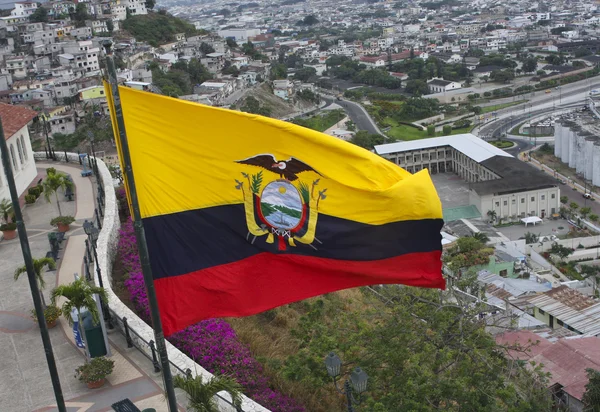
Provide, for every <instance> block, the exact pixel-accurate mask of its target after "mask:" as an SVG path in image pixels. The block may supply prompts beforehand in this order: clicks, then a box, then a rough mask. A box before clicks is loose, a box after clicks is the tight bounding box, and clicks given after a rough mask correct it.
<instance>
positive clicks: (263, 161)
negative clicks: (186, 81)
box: [106, 87, 445, 336]
mask: <svg viewBox="0 0 600 412" xmlns="http://www.w3.org/2000/svg"><path fill="white" fill-rule="evenodd" d="M119 90H120V94H121V101H122V107H123V117H124V120H125V129H126V132H127V138H128V144H129V149H130V152H131V167H132V169H133V175H134V180H135V185H136V187H137V195H138V201H139V207H140V209H141V215H142V221H143V225H144V229H145V232H146V240H147V244H148V250H149V254H150V261H151V262H150V263H151V266H152V272H153V277H154V282H155V288H156V294H157V298H158V304H159V308H160V313H161V319H162V321H163V326H164V332H165V334H166V335H167V336H168V335H170V334H172V333H174V332H176V331H178V330H181V329H183V328H185V327H186V326H188V325H191V324H194V323H196V322H198V321H200V320H202V319H208V318H214V317H227V316H247V315H252V314H255V313H258V312H261V311H264V310H267V309H271V308H273V307H276V306H280V305H283V304H286V303H290V302H294V301H297V300H301V299H305V298H308V297H311V296H316V295H320V294H323V293H328V292H332V291H335V290H340V289H345V288H352V287H357V286H363V285H373V284H384V283H401V284H404V285H412V286H421V287H430V288H444V287H445V282H444V279H443V277H442V274H441V260H440V258H441V235H440V229H441V227H442V223H443V222H442V208H441V203H440V200H439V198H438V196H437V193H436V191H435V188H434V186H433V184H432V182H431V179H430V177H429V174H428V172H427V170H423V171H421V172H419V173H416V174H414V175H412V174H410V173H408V172H406V171H405V170H403V169H401V168H400V167H398V166H396V165H395V164H393V163H390V162H389V161H387V160H385V159H382V158H381V157H379V156H377V155H375V154H373V153H370V152H369V151H367V150H364V149H362V148H360V147H357V146H354V145H352V144H350V143H346V142H344V141H341V140H338V139H336V138H334V137H331V136H327V135H325V134H322V133H318V132H315V131H312V130H309V129H306V128H303V127H300V126H297V125H294V124H291V123H286V122H283V121H278V120H273V119H269V118H266V117H261V116H256V115H251V114H246V113H240V112H236V111H231V110H224V109H218V108H213V107H207V106H203V105H199V104H195V103H190V102H187V101H183V100H177V99H173V98H169V97H164V96H159V95H155V94H151V93H147V92H141V91H137V90H133V89H129V88H125V87H120V88H119ZM106 93H107V95H109V94H110V89H109V88H107V89H106ZM110 102H111V99H109V103H110ZM111 112H112V113H113V114H114V110H111ZM113 120H114V118H113ZM117 137H118V136H117Z"/></svg>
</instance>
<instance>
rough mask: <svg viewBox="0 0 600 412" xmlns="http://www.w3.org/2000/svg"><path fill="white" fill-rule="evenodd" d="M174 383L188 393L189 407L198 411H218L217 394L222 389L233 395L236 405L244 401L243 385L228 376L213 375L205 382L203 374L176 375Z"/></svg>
mask: <svg viewBox="0 0 600 412" xmlns="http://www.w3.org/2000/svg"><path fill="white" fill-rule="evenodd" d="M173 384H174V385H175V387H176V388H179V389H183V390H184V391H185V392H186V393H187V394H188V399H189V405H188V408H189V409H191V410H193V411H196V412H218V411H219V408H218V406H217V402H216V401H215V395H216V394H217V393H219V392H221V391H225V392H228V393H229V394H230V395H231V398H232V400H233V404H234V405H236V406H239V405H241V403H242V393H241V390H242V387H241V386H240V384H238V383H237V382H236V381H235V379H233V378H230V377H228V376H213V377H212V378H210V379H209V380H208V381H206V382H204V381H203V380H202V377H201V376H196V377H195V378H192V377H183V376H180V375H176V376H174V377H173Z"/></svg>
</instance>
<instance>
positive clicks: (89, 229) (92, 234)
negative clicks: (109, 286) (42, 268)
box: [83, 220, 114, 329]
mask: <svg viewBox="0 0 600 412" xmlns="http://www.w3.org/2000/svg"><path fill="white" fill-rule="evenodd" d="M83 231H84V232H85V234H86V235H88V239H89V243H91V244H92V251H93V252H94V262H96V274H97V275H98V286H100V287H101V288H104V283H103V282H102V272H101V271H100V265H99V263H98V252H97V250H96V241H97V240H98V236H100V230H99V229H98V228H97V227H95V226H94V222H90V221H88V220H85V222H83ZM100 306H101V307H102V310H103V311H104V320H105V321H106V322H107V323H108V328H109V329H113V328H114V326H113V324H112V318H111V317H110V313H109V311H108V302H104V301H103V300H102V298H100Z"/></svg>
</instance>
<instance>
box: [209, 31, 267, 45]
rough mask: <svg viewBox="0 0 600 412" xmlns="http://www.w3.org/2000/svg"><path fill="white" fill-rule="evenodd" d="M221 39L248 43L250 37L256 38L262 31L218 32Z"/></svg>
mask: <svg viewBox="0 0 600 412" xmlns="http://www.w3.org/2000/svg"><path fill="white" fill-rule="evenodd" d="M217 34H218V35H219V37H223V38H224V39H227V38H230V39H234V40H235V41H236V42H238V43H239V42H242V43H246V42H248V39H249V38H250V37H255V36H258V35H259V34H260V29H227V30H219V31H218V32H217Z"/></svg>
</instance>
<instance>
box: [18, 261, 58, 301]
mask: <svg viewBox="0 0 600 412" xmlns="http://www.w3.org/2000/svg"><path fill="white" fill-rule="evenodd" d="M45 266H48V269H50V270H54V269H56V263H55V262H54V259H52V258H47V257H45V258H41V259H33V271H34V272H35V278H36V279H37V282H38V284H39V286H40V297H41V298H42V305H44V309H46V300H45V299H44V293H43V292H42V290H44V288H45V287H46V281H44V275H42V269H44V267H45ZM23 273H27V267H26V266H21V267H20V268H17V270H15V282H16V281H17V279H19V276H21V275H22V274H23Z"/></svg>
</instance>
